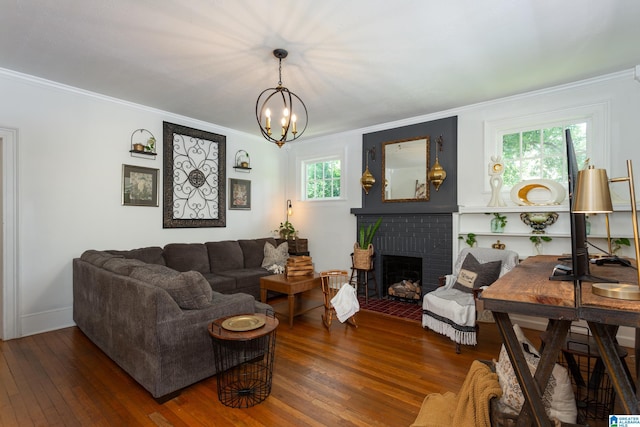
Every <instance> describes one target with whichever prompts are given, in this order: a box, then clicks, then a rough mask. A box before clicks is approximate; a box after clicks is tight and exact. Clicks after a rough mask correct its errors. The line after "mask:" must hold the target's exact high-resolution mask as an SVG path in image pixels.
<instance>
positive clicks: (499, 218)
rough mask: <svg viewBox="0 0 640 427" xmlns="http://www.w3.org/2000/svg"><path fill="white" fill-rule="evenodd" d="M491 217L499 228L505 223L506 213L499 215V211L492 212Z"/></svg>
mask: <svg viewBox="0 0 640 427" xmlns="http://www.w3.org/2000/svg"><path fill="white" fill-rule="evenodd" d="M493 217H494V218H495V219H496V220H497V221H498V223H499V224H500V227H501V228H504V227H505V226H506V225H507V217H506V215H500V213H499V212H494V213H493Z"/></svg>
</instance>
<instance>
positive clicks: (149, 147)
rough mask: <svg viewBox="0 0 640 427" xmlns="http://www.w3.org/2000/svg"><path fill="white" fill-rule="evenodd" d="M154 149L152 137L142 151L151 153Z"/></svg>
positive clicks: (154, 143) (154, 144)
mask: <svg viewBox="0 0 640 427" xmlns="http://www.w3.org/2000/svg"><path fill="white" fill-rule="evenodd" d="M155 147H156V139H155V138H154V137H153V136H152V137H151V138H149V139H148V140H147V145H145V147H144V149H145V150H146V151H153V150H154V148H155Z"/></svg>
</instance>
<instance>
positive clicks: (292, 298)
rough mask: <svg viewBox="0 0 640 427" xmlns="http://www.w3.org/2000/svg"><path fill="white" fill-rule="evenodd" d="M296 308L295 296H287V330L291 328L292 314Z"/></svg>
mask: <svg viewBox="0 0 640 427" xmlns="http://www.w3.org/2000/svg"><path fill="white" fill-rule="evenodd" d="M295 308H296V295H295V294H289V328H293V313H294V312H295Z"/></svg>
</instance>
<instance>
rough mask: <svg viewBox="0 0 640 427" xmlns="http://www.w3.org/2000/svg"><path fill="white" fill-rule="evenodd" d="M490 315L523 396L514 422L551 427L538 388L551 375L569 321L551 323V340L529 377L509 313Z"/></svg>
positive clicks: (541, 388) (521, 424)
mask: <svg viewBox="0 0 640 427" xmlns="http://www.w3.org/2000/svg"><path fill="white" fill-rule="evenodd" d="M493 316H494V318H495V320H496V325H497V326H498V330H499V331H500V335H501V336H502V342H503V343H504V347H505V350H506V351H507V354H508V355H509V359H510V360H511V365H512V366H513V371H514V373H515V375H516V378H517V379H518V382H519V384H520V388H521V389H522V393H523V395H524V398H525V402H524V405H523V407H522V411H521V412H520V415H519V416H518V421H517V425H518V426H529V425H536V426H548V427H551V426H552V425H553V424H552V423H551V420H549V417H547V414H546V411H545V408H544V404H543V403H542V392H541V390H544V389H545V388H546V384H547V382H548V381H549V377H550V376H551V371H552V370H553V366H554V364H555V362H556V360H557V357H558V352H559V351H560V349H561V346H562V342H564V339H565V338H566V334H567V332H568V330H569V327H570V325H571V322H570V321H557V323H553V324H552V325H551V326H552V327H551V330H550V331H551V339H550V342H548V343H547V345H546V346H545V349H544V351H543V353H542V354H541V358H540V362H539V364H538V368H537V369H536V375H535V377H532V376H531V371H530V370H529V365H528V364H527V361H526V359H525V357H524V354H523V352H522V346H521V345H520V342H519V341H518V338H517V337H516V335H515V332H514V331H513V324H512V323H511V319H510V318H509V315H508V314H507V313H499V312H493ZM541 385H543V386H544V387H542V386H541Z"/></svg>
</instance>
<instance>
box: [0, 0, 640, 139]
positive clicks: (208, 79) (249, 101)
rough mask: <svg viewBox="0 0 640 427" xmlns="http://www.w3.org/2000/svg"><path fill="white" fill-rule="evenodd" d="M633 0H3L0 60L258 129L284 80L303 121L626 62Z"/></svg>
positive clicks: (638, 45)
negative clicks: (268, 95) (259, 112)
mask: <svg viewBox="0 0 640 427" xmlns="http://www.w3.org/2000/svg"><path fill="white" fill-rule="evenodd" d="M639 20H640V1H637V0H562V1H557V0H482V1H480V0H448V1H444V0H442V1H437V0H393V1H391V0H270V1H265V0H252V1H250V0H0V67H2V68H6V69H9V70H14V71H19V72H22V73H26V74H30V75H34V76H38V77H42V78H45V79H49V80H53V81H56V82H61V83H64V84H67V85H71V86H75V87H78V88H82V89H87V90H90V91H94V92H98V93H101V94H106V95H109V96H113V97H116V98H121V99H125V100H129V101H133V102H136V103H140V104H144V105H148V106H152V107H156V108H159V109H162V110H166V111H170V112H173V113H177V114H181V115H185V116H189V117H193V118H196V119H200V120H204V121H207V122H212V123H216V124H218V125H221V126H225V127H228V128H232V129H237V130H241V131H245V132H250V133H255V134H259V131H258V128H257V123H256V119H255V102H256V98H257V96H258V94H259V93H260V92H261V91H262V90H263V89H265V88H267V87H274V86H275V85H276V84H277V82H278V62H277V60H276V59H275V58H274V57H273V55H272V51H273V49H274V48H285V49H287V50H288V51H289V57H288V58H287V59H285V60H284V61H283V75H282V80H283V84H284V86H286V87H288V88H289V89H290V90H292V91H293V92H295V93H296V94H297V95H299V96H300V97H301V98H302V100H303V101H304V102H305V104H306V105H307V108H308V110H309V127H308V128H307V131H306V133H305V137H310V136H319V135H325V134H330V133H335V132H340V131H345V130H350V129H357V128H361V127H366V126H371V125H374V124H379V123H384V122H388V121H393V120H398V119H403V118H409V117H415V116H420V115H424V114H428V113H432V112H437V111H442V110H446V109H450V108H454V107H459V106H464V105H469V104H472V103H476V102H481V101H486V100H490V99H495V98H499V97H504V96H508V95H514V94H518V93H522V92H527V91H531V90H535V89H541V88H545V87H549V86H554V85H558V84H563V83H568V82H573V81H577V80H582V79H585V78H589V77H594V76H599V75H603V74H607V73H610V72H615V71H621V70H627V69H630V68H633V67H634V66H635V65H636V64H639V63H640V24H639Z"/></svg>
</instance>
